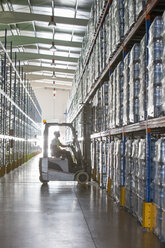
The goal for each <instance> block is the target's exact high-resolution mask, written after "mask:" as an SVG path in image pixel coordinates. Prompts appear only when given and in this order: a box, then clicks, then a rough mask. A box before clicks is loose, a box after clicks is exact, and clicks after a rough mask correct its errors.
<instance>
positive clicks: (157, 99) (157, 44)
mask: <svg viewBox="0 0 165 248" xmlns="http://www.w3.org/2000/svg"><path fill="white" fill-rule="evenodd" d="M148 48H149V64H148V72H149V80H148V117H159V116H161V115H164V114H165V109H163V107H164V106H163V104H162V102H163V99H162V79H163V63H162V55H163V19H162V17H161V16H158V17H156V18H155V20H154V21H153V23H152V25H151V27H150V39H149V45H148Z"/></svg>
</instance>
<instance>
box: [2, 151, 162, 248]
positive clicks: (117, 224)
mask: <svg viewBox="0 0 165 248" xmlns="http://www.w3.org/2000/svg"><path fill="white" fill-rule="evenodd" d="M38 158H39V157H38V156H37V157H35V158H33V159H32V160H31V161H30V162H28V163H27V165H26V166H25V165H24V166H22V167H20V168H19V169H17V170H15V171H14V172H11V173H10V174H9V175H7V176H6V177H5V178H2V179H0V247H1V248H45V247H46V248H95V247H97V248H120V247H121V248H124V247H126V248H148V247H150V248H158V247H163V245H161V244H160V242H159V240H158V239H157V238H156V237H155V236H154V235H153V234H151V233H147V232H143V231H142V229H141V227H140V226H139V225H138V224H137V222H136V220H135V218H133V217H132V216H130V215H129V214H128V213H126V212H125V211H124V210H120V209H119V208H118V207H117V206H116V205H115V204H114V203H113V202H112V201H111V200H110V198H109V197H107V196H106V194H105V193H104V192H102V191H101V190H99V189H98V188H97V187H95V186H93V185H87V186H84V187H80V186H77V185H75V184H74V183H50V184H49V185H48V186H42V185H41V184H40V182H39V180H38V176H39V175H38ZM128 227H129V228H128Z"/></svg>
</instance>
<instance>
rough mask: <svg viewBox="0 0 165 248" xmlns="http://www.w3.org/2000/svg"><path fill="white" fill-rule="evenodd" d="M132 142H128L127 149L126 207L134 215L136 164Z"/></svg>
mask: <svg viewBox="0 0 165 248" xmlns="http://www.w3.org/2000/svg"><path fill="white" fill-rule="evenodd" d="M132 142H133V140H127V142H126V149H125V165H126V169H125V206H126V208H127V209H128V210H129V211H130V212H131V213H132V210H133V206H132V204H133V201H132V197H133V191H132V190H133V173H134V166H133V165H134V163H133V158H132Z"/></svg>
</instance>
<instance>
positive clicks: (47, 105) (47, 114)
mask: <svg viewBox="0 0 165 248" xmlns="http://www.w3.org/2000/svg"><path fill="white" fill-rule="evenodd" d="M31 85H32V87H33V90H34V92H35V94H36V97H37V99H38V101H39V104H40V106H41V109H42V117H43V120H44V119H45V120H47V121H55V122H65V115H64V113H65V112H66V106H67V101H68V96H69V89H66V90H62V89H57V90H56V96H55V97H53V89H50V88H46V87H45V88H44V87H43V84H39V83H32V84H31Z"/></svg>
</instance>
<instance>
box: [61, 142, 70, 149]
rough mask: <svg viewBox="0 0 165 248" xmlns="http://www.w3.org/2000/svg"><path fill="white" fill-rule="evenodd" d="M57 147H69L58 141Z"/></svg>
mask: <svg viewBox="0 0 165 248" xmlns="http://www.w3.org/2000/svg"><path fill="white" fill-rule="evenodd" d="M59 145H60V146H61V147H64V148H65V147H70V145H63V144H62V143H61V142H60V141H59Z"/></svg>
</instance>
